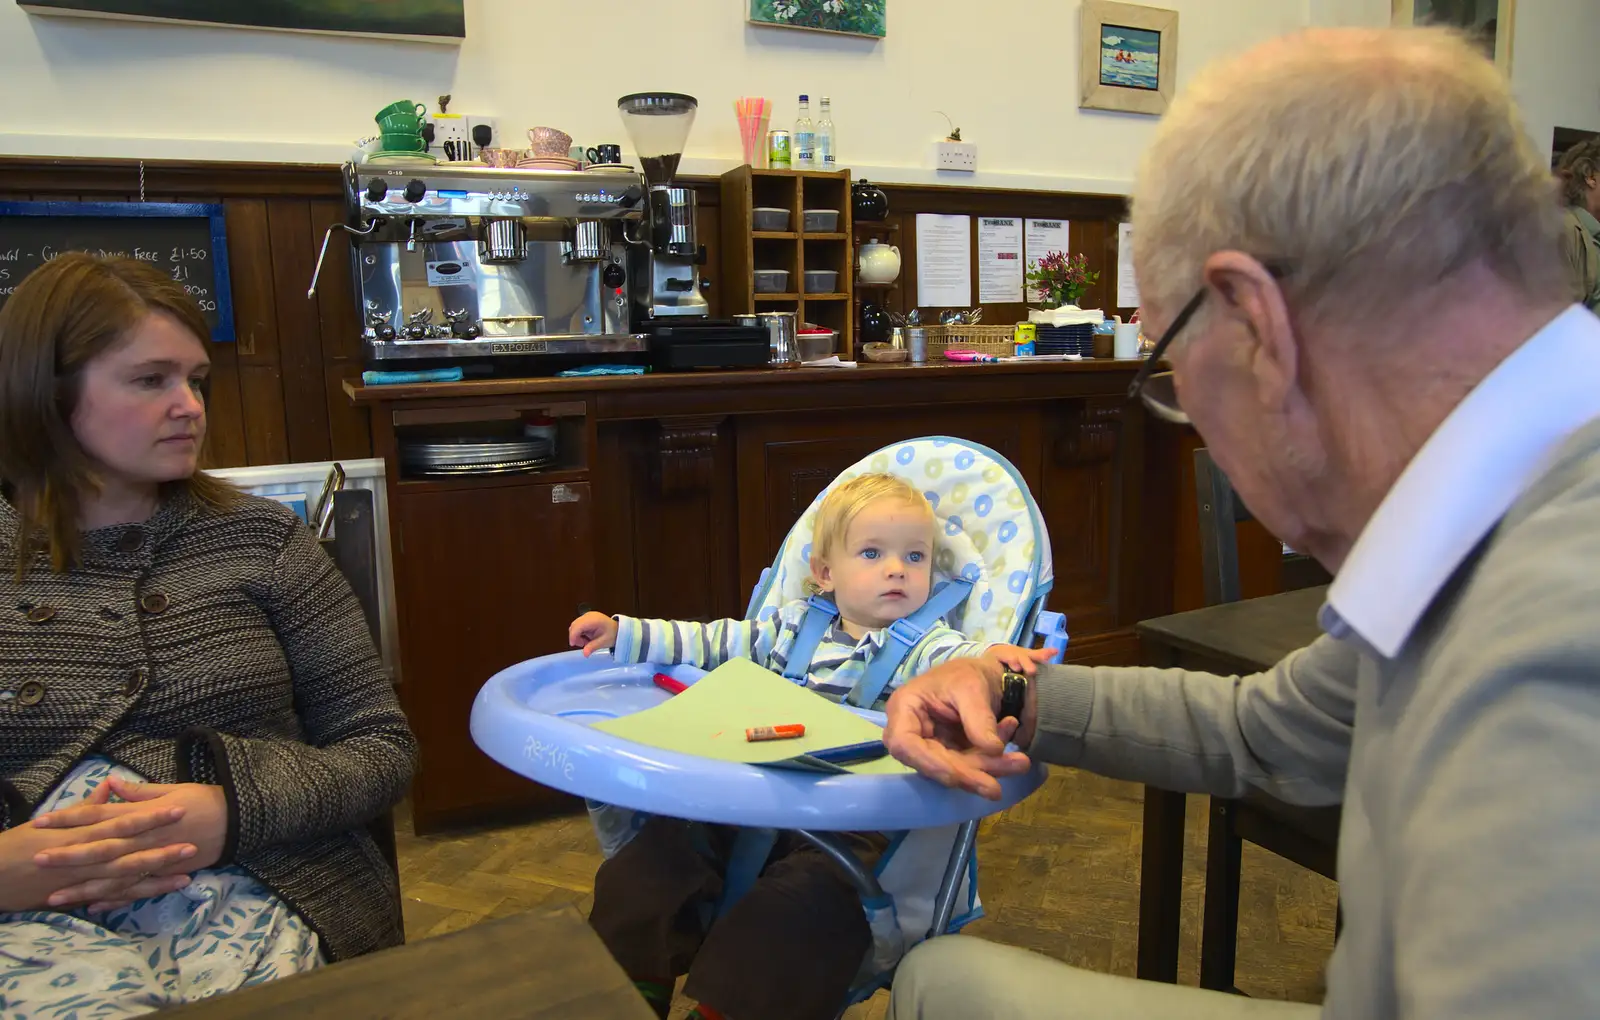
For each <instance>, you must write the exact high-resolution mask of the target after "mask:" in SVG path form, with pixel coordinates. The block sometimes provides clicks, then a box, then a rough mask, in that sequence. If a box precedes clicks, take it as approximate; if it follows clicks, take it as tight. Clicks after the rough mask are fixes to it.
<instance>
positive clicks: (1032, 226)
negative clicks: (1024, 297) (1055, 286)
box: [1022, 220, 1072, 301]
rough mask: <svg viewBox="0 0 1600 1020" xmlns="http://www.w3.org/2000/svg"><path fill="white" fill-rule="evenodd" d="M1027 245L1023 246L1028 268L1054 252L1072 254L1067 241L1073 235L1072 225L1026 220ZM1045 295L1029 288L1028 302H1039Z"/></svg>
mask: <svg viewBox="0 0 1600 1020" xmlns="http://www.w3.org/2000/svg"><path fill="white" fill-rule="evenodd" d="M1024 225H1025V227H1026V229H1025V231H1024V233H1025V235H1026V237H1025V238H1024V240H1025V244H1024V246H1023V256H1022V257H1023V260H1024V264H1025V265H1027V266H1030V267H1031V266H1032V265H1033V264H1034V263H1035V262H1038V261H1039V260H1040V259H1042V258H1044V257H1045V256H1046V255H1048V254H1050V253H1051V252H1053V251H1058V252H1061V253H1062V254H1070V253H1071V251H1072V246H1071V244H1070V242H1069V241H1068V239H1067V235H1068V234H1070V233H1071V227H1072V224H1071V223H1069V222H1068V221H1066V220H1025V221H1024ZM1042 296H1043V295H1041V294H1040V293H1039V288H1037V287H1029V288H1028V300H1029V301H1038V300H1040V299H1041V297H1042Z"/></svg>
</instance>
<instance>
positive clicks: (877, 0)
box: [750, 0, 889, 39]
mask: <svg viewBox="0 0 1600 1020" xmlns="http://www.w3.org/2000/svg"><path fill="white" fill-rule="evenodd" d="M888 5H889V0H750V23H751V24H753V25H777V26H779V27H781V28H804V29H809V30H810V31H813V32H837V33H841V34H843V35H863V36H866V37H867V38H869V39H882V38H883V37H884V33H885V32H886V31H887V22H886V21H885V16H886V10H885V9H886V8H887V7H888Z"/></svg>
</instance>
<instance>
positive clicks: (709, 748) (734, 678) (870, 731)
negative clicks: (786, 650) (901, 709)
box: [594, 659, 911, 775]
mask: <svg viewBox="0 0 1600 1020" xmlns="http://www.w3.org/2000/svg"><path fill="white" fill-rule="evenodd" d="M790 723H803V724H804V725H805V728H806V735H805V736H803V737H799V738H796V739H794V740H763V741H754V742H752V741H748V740H746V739H745V738H744V732H745V730H747V729H751V728H753V727H756V726H782V725H788V724H790ZM594 728H595V729H597V730H603V731H605V732H606V733H610V734H612V735H614V736H618V737H623V738H625V739H627V740H632V741H636V742H638V743H640V744H646V745H648V746H650V747H660V748H664V749H666V750H668V751H677V752H679V753H680V754H692V755H698V756H699V757H702V758H714V759H716V760H718V761H731V762H740V763H743V764H748V765H766V764H773V763H776V762H783V761H787V760H789V759H793V758H794V757H796V756H797V755H802V754H806V753H808V752H811V751H821V750H824V749H826V748H830V747H841V746H843V745H845V744H859V743H863V742H864V741H868V740H878V739H881V738H882V736H883V727H881V726H879V725H878V724H877V723H874V722H871V721H870V720H867V719H863V718H861V717H860V716H858V715H856V714H855V713H853V712H849V711H847V710H845V709H843V708H841V707H840V706H838V705H836V704H834V703H833V702H831V701H829V700H828V699H827V698H824V697H823V696H822V695H820V694H817V693H816V692H815V691H811V690H807V689H806V688H804V687H801V686H800V685H799V684H795V683H791V682H790V681H788V680H785V679H784V678H783V677H781V676H779V675H778V674H776V673H774V672H772V671H771V670H767V669H763V668H762V667H760V666H758V665H756V664H755V663H754V662H751V661H750V660H749V659H734V660H732V661H731V662H726V663H724V664H722V665H721V666H718V667H717V668H716V669H714V670H712V671H711V672H709V673H707V674H706V675H705V676H703V677H701V678H700V679H699V680H696V681H695V682H694V683H693V684H691V685H690V686H689V689H688V690H686V691H684V692H683V693H681V694H677V695H674V696H673V697H671V698H668V699H667V700H666V701H664V702H662V703H661V704H659V705H657V706H656V707H655V708H649V709H646V710H645V711H643V712H635V713H633V714H632V715H625V716H622V717H620V718H617V719H606V720H603V721H601V722H598V723H595V724H594ZM843 768H844V770H845V771H848V772H855V773H859V774H862V775H893V774H897V773H904V772H909V771H911V770H910V769H908V768H906V767H905V766H904V765H902V764H900V763H899V762H897V761H895V760H894V759H893V758H890V757H888V756H884V757H883V758H879V759H877V760H876V761H869V762H863V763H861V764H859V765H846V766H843Z"/></svg>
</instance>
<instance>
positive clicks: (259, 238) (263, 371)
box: [225, 198, 300, 464]
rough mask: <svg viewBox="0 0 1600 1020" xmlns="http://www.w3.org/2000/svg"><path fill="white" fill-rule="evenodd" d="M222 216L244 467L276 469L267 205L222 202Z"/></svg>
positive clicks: (283, 435)
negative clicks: (235, 343) (225, 228)
mask: <svg viewBox="0 0 1600 1020" xmlns="http://www.w3.org/2000/svg"><path fill="white" fill-rule="evenodd" d="M225 212H226V219H227V225H228V261H229V264H230V270H231V272H232V276H233V317H234V326H235V329H236V332H237V336H238V338H239V340H238V358H239V404H240V411H241V415H242V417H243V419H244V439H245V454H246V457H247V458H248V460H247V463H250V464H281V463H285V462H287V461H288V460H289V437H288V424H287V421H286V417H287V411H288V409H287V407H286V405H285V403H284V398H283V371H282V367H281V362H280V354H279V344H278V302H277V294H276V292H275V291H274V289H273V277H272V232H271V227H270V221H269V217H268V215H267V201H266V200H265V199H259V198H246V199H236V200H234V201H231V202H229V203H227V205H226V207H225ZM296 382H297V383H299V382H300V381H299V380H296Z"/></svg>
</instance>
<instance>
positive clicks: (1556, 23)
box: [1511, 0, 1600, 152]
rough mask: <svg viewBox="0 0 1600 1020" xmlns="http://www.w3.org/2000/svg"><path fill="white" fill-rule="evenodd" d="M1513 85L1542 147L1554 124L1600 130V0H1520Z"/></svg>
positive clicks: (1546, 147) (1547, 144)
mask: <svg viewBox="0 0 1600 1020" xmlns="http://www.w3.org/2000/svg"><path fill="white" fill-rule="evenodd" d="M1511 85H1512V88H1514V89H1515V90H1516V93H1517V98H1518V100H1520V101H1521V103H1522V110H1523V115H1524V116H1525V117H1526V118H1527V120H1528V131H1529V132H1530V133H1531V134H1532V135H1533V140H1534V141H1535V142H1536V143H1537V144H1538V146H1539V151H1540V152H1549V151H1550V138H1551V131H1552V129H1554V128H1557V127H1570V128H1583V129H1585V130H1588V131H1600V0H1520V2H1519V3H1518V4H1517V34H1516V36H1515V37H1514V39H1513V42H1512V50H1511Z"/></svg>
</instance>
